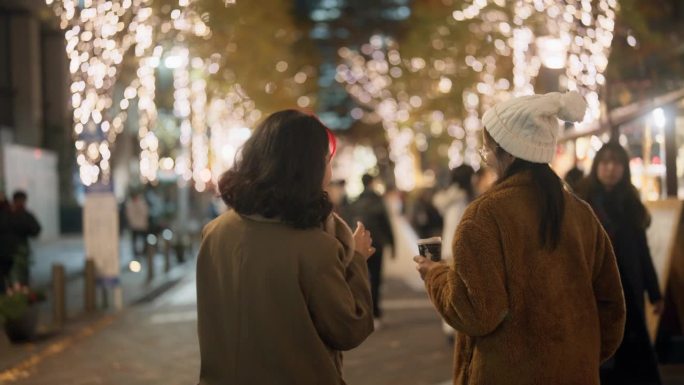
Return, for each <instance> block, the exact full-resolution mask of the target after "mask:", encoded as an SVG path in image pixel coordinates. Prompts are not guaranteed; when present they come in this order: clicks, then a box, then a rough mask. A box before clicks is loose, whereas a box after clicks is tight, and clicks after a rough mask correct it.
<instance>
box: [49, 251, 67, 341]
mask: <svg viewBox="0 0 684 385" xmlns="http://www.w3.org/2000/svg"><path fill="white" fill-rule="evenodd" d="M65 321H66V275H65V273H64V265H62V264H59V263H53V264H52V322H53V323H54V325H55V326H56V327H57V328H61V327H62V326H63V325H64V322H65Z"/></svg>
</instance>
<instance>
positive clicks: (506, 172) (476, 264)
mask: <svg viewBox="0 0 684 385" xmlns="http://www.w3.org/2000/svg"><path fill="white" fill-rule="evenodd" d="M586 107H587V106H586V102H585V101H584V99H583V98H582V97H581V96H580V95H579V94H577V93H576V92H571V93H567V94H560V93H550V94H546V95H531V96H523V97H518V98H513V99H510V100H508V101H505V102H501V103H499V104H496V105H495V106H494V107H493V108H492V109H490V110H488V111H487V112H485V114H484V115H483V119H482V122H483V124H484V131H483V144H484V145H483V148H482V149H481V151H480V154H481V156H482V158H483V160H484V162H485V163H486V164H487V166H488V167H490V168H493V169H494V170H495V171H496V173H497V175H499V180H498V182H497V183H496V184H495V185H494V186H493V187H492V188H491V189H490V190H489V191H487V192H486V193H485V194H484V195H482V196H481V197H480V198H478V199H477V200H475V201H474V202H473V203H471V204H470V206H468V208H467V209H466V212H465V214H463V218H462V219H461V223H460V225H459V226H458V230H457V231H456V235H455V238H454V242H453V258H454V263H452V264H449V265H447V264H445V263H443V262H432V261H431V260H430V259H427V258H425V257H422V256H416V257H415V258H414V259H415V261H416V262H417V263H418V266H417V268H418V270H419V272H420V274H421V276H422V277H423V279H424V280H425V285H426V288H427V291H428V294H429V297H430V299H431V300H432V303H433V304H434V306H435V307H436V308H437V310H438V311H439V313H440V314H441V315H442V317H443V318H444V319H445V320H446V321H447V322H448V323H449V324H450V325H451V326H453V327H454V328H455V329H456V330H457V331H458V335H457V343H456V344H455V364H454V384H470V385H475V384H477V385H503V384H506V385H517V384H520V385H530V384H582V385H598V384H599V374H598V371H599V365H600V364H601V363H602V362H604V361H606V360H607V359H608V358H609V357H610V356H611V355H612V354H613V353H614V352H615V350H616V349H617V347H618V346H619V344H620V341H621V339H622V332H623V328H624V322H625V304H624V299H623V294H622V287H621V284H620V276H619V273H618V268H617V263H616V261H615V255H614V254H613V249H612V247H611V244H610V239H609V238H608V235H607V234H606V232H605V231H604V230H603V227H602V226H601V223H600V222H599V221H598V219H597V218H596V216H595V215H594V213H593V211H592V209H591V207H589V205H588V204H586V203H585V202H584V201H582V200H580V199H579V198H577V197H576V196H575V195H574V194H572V193H570V192H568V191H566V190H565V189H564V188H563V185H562V182H561V180H560V178H559V177H558V176H557V175H556V174H555V173H554V172H553V170H552V169H551V167H549V163H550V162H551V161H552V160H553V156H554V154H555V152H556V143H557V137H558V134H559V124H558V119H559V118H560V119H562V120H566V121H581V120H582V118H583V116H584V113H585V110H586Z"/></svg>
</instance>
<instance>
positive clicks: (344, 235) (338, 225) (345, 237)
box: [236, 212, 355, 267]
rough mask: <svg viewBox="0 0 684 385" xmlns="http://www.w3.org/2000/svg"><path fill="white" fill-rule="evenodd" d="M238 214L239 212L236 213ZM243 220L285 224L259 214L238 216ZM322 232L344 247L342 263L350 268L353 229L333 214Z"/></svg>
mask: <svg viewBox="0 0 684 385" xmlns="http://www.w3.org/2000/svg"><path fill="white" fill-rule="evenodd" d="M236 213H237V212H236ZM238 215H239V216H240V217H242V218H246V219H248V220H252V221H256V222H264V223H282V224H285V222H283V221H282V220H281V219H280V218H277V217H276V218H266V217H264V216H262V215H258V214H250V215H244V214H238ZM321 228H322V230H323V231H325V232H326V233H328V234H330V235H331V236H333V237H335V238H336V239H337V241H338V242H339V243H340V245H342V248H343V249H344V256H343V259H342V263H343V264H344V266H345V267H346V266H348V265H349V263H351V260H352V257H353V256H354V252H355V250H354V246H355V245H354V236H353V234H352V231H351V229H350V228H349V226H348V225H347V224H346V223H345V222H344V220H342V218H340V217H339V216H338V215H337V214H335V213H331V214H330V216H328V218H327V219H326V220H325V222H324V223H323V225H322V226H321Z"/></svg>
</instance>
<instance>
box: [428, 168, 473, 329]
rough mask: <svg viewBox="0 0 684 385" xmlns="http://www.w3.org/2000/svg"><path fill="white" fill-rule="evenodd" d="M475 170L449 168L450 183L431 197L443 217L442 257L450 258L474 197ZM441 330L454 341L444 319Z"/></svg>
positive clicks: (449, 327)
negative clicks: (458, 228) (460, 224)
mask: <svg viewBox="0 0 684 385" xmlns="http://www.w3.org/2000/svg"><path fill="white" fill-rule="evenodd" d="M474 176H475V170H473V168H472V167H470V166H468V165H466V164H463V165H460V166H458V167H456V168H454V169H453V170H451V185H450V186H449V187H448V188H446V189H445V190H442V191H439V192H437V193H436V194H435V196H434V198H433V199H432V203H433V204H434V205H435V208H437V210H438V211H439V213H440V214H441V215H442V218H444V221H443V223H444V226H443V227H444V228H443V230H442V258H443V259H444V260H447V261H448V260H451V259H452V253H451V245H452V243H453V241H454V234H456V228H457V227H458V224H459V223H460V222H461V217H463V213H464V212H465V209H466V207H467V206H468V204H469V203H470V202H471V201H472V200H473V199H474V198H475V188H474V186H473V179H474ZM442 331H443V332H444V334H445V335H446V336H447V338H448V339H449V341H450V342H453V341H454V329H453V328H452V327H451V326H449V324H448V323H447V322H446V321H442Z"/></svg>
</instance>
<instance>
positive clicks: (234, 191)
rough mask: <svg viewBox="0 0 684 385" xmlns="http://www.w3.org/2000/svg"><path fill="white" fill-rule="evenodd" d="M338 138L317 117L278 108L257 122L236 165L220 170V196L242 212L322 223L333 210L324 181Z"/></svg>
mask: <svg viewBox="0 0 684 385" xmlns="http://www.w3.org/2000/svg"><path fill="white" fill-rule="evenodd" d="M334 142H335V139H334V136H332V134H330V131H329V130H328V129H327V128H326V127H325V126H324V125H323V124H322V123H321V122H320V121H319V120H318V119H317V118H316V117H314V116H311V115H307V114H305V113H303V112H300V111H296V110H284V111H279V112H276V113H274V114H272V115H270V116H269V117H268V118H266V120H264V121H263V122H262V123H261V124H259V126H257V128H256V129H255V130H254V132H253V134H252V136H251V137H250V138H249V139H248V140H247V142H245V144H244V146H243V148H242V153H241V155H240V157H239V158H238V159H237V161H236V163H235V165H234V166H233V168H231V169H230V170H228V171H226V172H225V173H224V174H223V175H222V176H221V179H220V180H219V184H218V188H219V192H220V194H221V198H222V199H223V201H224V202H225V203H226V205H228V206H229V207H231V208H232V209H234V210H235V211H236V212H238V213H239V214H243V215H260V216H263V217H265V218H275V219H279V220H281V221H283V222H285V223H287V224H289V225H291V226H293V227H296V228H302V229H303V228H311V227H316V226H319V225H320V224H321V223H322V222H323V221H324V220H325V218H327V217H328V215H330V213H331V211H332V203H331V202H330V199H329V198H328V194H327V193H326V192H325V191H324V190H323V186H322V184H323V178H324V175H325V170H326V163H327V157H328V156H332V153H334V148H335V143H334Z"/></svg>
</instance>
